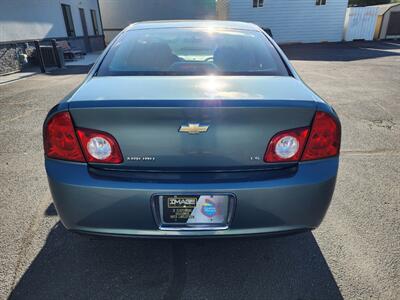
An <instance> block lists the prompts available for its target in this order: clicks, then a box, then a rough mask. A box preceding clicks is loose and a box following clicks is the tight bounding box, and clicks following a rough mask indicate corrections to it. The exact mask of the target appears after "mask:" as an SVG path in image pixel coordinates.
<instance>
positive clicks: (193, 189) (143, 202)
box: [46, 157, 338, 237]
mask: <svg viewBox="0 0 400 300" xmlns="http://www.w3.org/2000/svg"><path fill="white" fill-rule="evenodd" d="M337 170H338V158H336V157H335V158H330V159H325V160H320V161H312V162H306V163H301V164H299V167H298V171H297V172H296V173H295V175H294V176H291V177H287V178H280V179H272V180H265V181H250V182H225V183H196V184H188V183H153V182H152V183H149V182H132V181H126V180H110V179H105V178H99V177H95V176H92V175H91V174H90V172H89V171H88V168H87V166H86V164H82V163H70V162H63V161H57V160H51V159H46V171H47V175H48V180H49V185H50V190H51V193H52V196H53V200H54V203H55V206H56V208H57V211H58V214H59V216H60V218H61V221H62V223H63V224H64V226H65V227H66V228H67V229H70V230H74V231H80V232H85V233H92V234H102V235H118V236H150V237H152V236H153V237H185V236H186V237H202V236H204V237H205V236H238V235H239V236H240V235H252V234H276V233H287V232H291V231H300V230H308V229H313V228H316V227H317V226H318V225H319V224H320V223H321V221H322V219H323V217H324V215H325V213H326V211H327V209H328V207H329V204H330V201H331V198H332V194H333V191H334V187H335V182H336V175H337ZM163 193H165V194H181V193H202V194H207V193H229V194H234V195H235V196H236V208H235V211H234V215H233V218H232V221H231V224H230V227H229V228H228V229H225V230H185V231H180V230H168V231H165V230H160V229H159V228H158V225H157V223H156V221H155V218H154V214H153V209H152V206H151V201H150V199H151V197H152V195H154V194H163Z"/></svg>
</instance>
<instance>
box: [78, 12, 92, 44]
mask: <svg viewBox="0 0 400 300" xmlns="http://www.w3.org/2000/svg"><path fill="white" fill-rule="evenodd" d="M79 14H80V15H81V22H82V31H83V41H84V43H85V48H86V52H91V51H92V48H91V47H90V42H89V35H88V30H87V25H86V18H85V10H84V9H83V8H80V9H79Z"/></svg>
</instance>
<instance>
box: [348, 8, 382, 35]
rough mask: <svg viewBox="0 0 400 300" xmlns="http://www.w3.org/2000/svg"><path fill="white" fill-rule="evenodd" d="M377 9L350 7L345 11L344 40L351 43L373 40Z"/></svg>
mask: <svg viewBox="0 0 400 300" xmlns="http://www.w3.org/2000/svg"><path fill="white" fill-rule="evenodd" d="M378 14H379V7H376V6H367V7H350V8H348V9H347V14H346V25H345V34H344V39H345V40H346V41H353V40H358V39H364V40H367V41H372V40H373V39H374V33H375V25H376V21H377V20H378Z"/></svg>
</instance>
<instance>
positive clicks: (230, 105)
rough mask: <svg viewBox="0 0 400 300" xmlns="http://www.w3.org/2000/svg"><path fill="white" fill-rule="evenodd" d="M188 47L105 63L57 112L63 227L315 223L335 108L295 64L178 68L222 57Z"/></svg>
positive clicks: (328, 181) (328, 188) (331, 163)
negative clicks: (153, 57) (147, 61)
mask: <svg viewBox="0 0 400 300" xmlns="http://www.w3.org/2000/svg"><path fill="white" fill-rule="evenodd" d="M229 34H230V33H229ZM235 34H236V35H237V32H235ZM141 46H143V45H141ZM146 47H148V45H146ZM158 47H160V45H159V44H158ZM180 47H181V48H179V49H180V50H182V51H181V52H179V51H177V50H175V51H174V55H176V53H178V52H179V53H178V54H179V55H177V56H179V58H181V57H184V58H185V59H184V61H183V60H179V61H177V62H175V63H173V67H172V68H173V74H172V75H171V74H169V75H168V74H167V75H165V74H153V73H151V74H136V75H132V74H129V75H127V76H125V75H123V74H103V75H104V76H101V72H102V71H101V66H100V67H99V66H97V69H95V71H96V72H98V74H99V76H90V77H89V78H88V80H86V82H85V83H84V84H83V85H82V86H81V87H80V88H79V89H78V90H77V91H76V92H75V93H74V94H73V95H72V96H70V97H69V98H68V99H67V101H65V102H62V103H60V104H59V105H58V106H56V107H55V108H54V109H53V110H52V111H51V112H50V113H49V115H48V117H47V119H46V121H45V124H44V143H45V153H46V159H45V161H46V171H47V174H48V180H49V185H50V189H51V193H52V196H53V200H54V203H55V206H56V208H57V211H58V213H59V216H60V218H61V220H62V222H63V224H64V225H65V227H66V228H68V229H71V230H75V231H80V232H86V233H93V234H106V235H122V236H153V237H163V236H166V237H196V236H197V237H199V236H237V235H248V234H274V233H283V232H293V231H300V230H310V229H313V228H315V227H317V226H318V225H319V224H320V222H321V221H322V219H323V217H324V215H325V213H326V211H327V209H328V207H329V204H330V201H331V198H332V194H333V191H334V187H335V181H336V175H337V169H338V155H339V148H340V123H339V120H338V118H337V116H336V114H335V112H334V111H333V110H332V109H331V107H330V106H329V105H327V104H326V103H325V102H323V101H322V100H320V99H319V98H318V97H317V96H316V95H315V94H314V93H312V92H311V91H310V90H309V89H308V88H307V87H305V86H304V84H303V83H302V82H301V81H300V80H299V79H298V78H295V76H293V74H292V76H290V75H291V74H290V70H288V71H286V72H288V73H287V76H282V75H279V76H277V75H272V76H271V75H269V74H260V75H258V74H256V75H255V74H248V75H243V74H242V75H241V76H239V74H230V73H231V72H229V74H211V75H210V74H193V75H192V74H186V73H184V74H179V72H180V71H182V70H183V71H184V72H188V70H189V71H190V72H193V71H196V72H197V71H199V70H201V72H203V71H204V72H209V71H210V68H214V66H212V65H208V58H207V57H205V58H204V61H203V60H202V61H201V63H200V64H198V62H197V61H195V60H190V59H189V58H188V57H189V56H188V55H187V54H182V53H185V51H187V48H185V47H184V46H182V45H181V46H180ZM203 48H204V47H203ZM203 48H202V47H200V48H199V52H201V51H200V50H202V49H203ZM221 48H223V47H221ZM147 49H148V48H147ZM217 50H218V49H217ZM217 50H216V51H215V52H214V56H213V58H214V60H215V61H216V58H217V56H218V55H220V54H221V53H220V52H221V51H222V50H221V51H220V52H219V53H218V51H217ZM223 51H225V53H224V55H232V56H234V54H232V52H230V53H229V51H230V50H229V51H228V52H226V49H223ZM199 52H196V53H197V56H199V55H206V54H204V53H203V52H202V53H201V54H198V53H199ZM274 55H279V52H276V53H275V54H274ZM225 57H226V56H225ZM168 59H170V58H169V57H168ZM173 59H175V58H173ZM104 60H105V61H106V60H107V57H106V58H105V59H104ZM189 60H190V62H189V63H187V64H186V62H188V61H189ZM203 62H204V63H203ZM228 62H229V59H228V60H225V61H223V62H222V61H221V63H219V64H216V65H217V67H218V70H220V69H223V68H225V67H226V65H227V64H228ZM103 63H104V61H103ZM225 63H227V64H225ZM112 64H113V62H112V61H110V62H108V63H107V64H106V65H112ZM282 65H283V66H284V65H285V64H284V63H283V62H282ZM95 68H96V66H95ZM120 70H122V69H120ZM169 70H171V69H169ZM103 71H104V70H103ZM123 71H124V72H125V71H126V70H123ZM112 72H116V71H115V69H112ZM129 72H131V70H130V71H129ZM140 72H141V73H142V72H143V70H141V71H140ZM157 72H158V70H157ZM163 72H165V71H163ZM177 72H178V74H177ZM164 75H165V76H164ZM194 75H196V76H194Z"/></svg>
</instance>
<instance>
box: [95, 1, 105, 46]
mask: <svg viewBox="0 0 400 300" xmlns="http://www.w3.org/2000/svg"><path fill="white" fill-rule="evenodd" d="M97 8H98V9H99V16H100V26H101V33H102V35H103V46H104V48H105V47H106V39H105V36H104V27H103V20H102V18H101V9H100V4H99V0H97Z"/></svg>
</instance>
